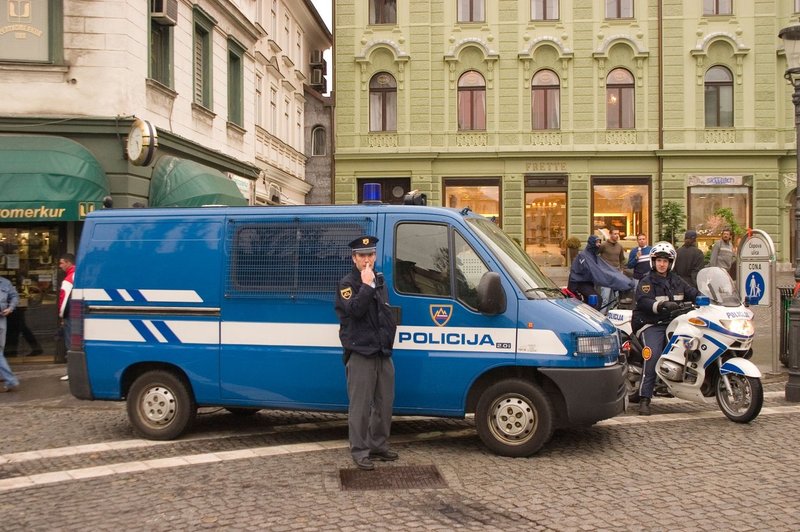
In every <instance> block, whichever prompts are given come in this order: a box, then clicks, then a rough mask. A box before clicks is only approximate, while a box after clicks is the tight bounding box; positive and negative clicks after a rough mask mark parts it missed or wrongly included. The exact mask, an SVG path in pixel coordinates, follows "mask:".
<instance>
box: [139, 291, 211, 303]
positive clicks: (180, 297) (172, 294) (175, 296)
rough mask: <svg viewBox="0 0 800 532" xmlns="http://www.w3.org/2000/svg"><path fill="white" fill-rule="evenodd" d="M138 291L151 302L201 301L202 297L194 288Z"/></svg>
mask: <svg viewBox="0 0 800 532" xmlns="http://www.w3.org/2000/svg"><path fill="white" fill-rule="evenodd" d="M139 293H140V294H142V297H144V299H145V300H146V301H149V302H151V303H202V302H203V298H202V297H200V294H198V293H197V292H195V291H194V290H149V289H141V290H139Z"/></svg>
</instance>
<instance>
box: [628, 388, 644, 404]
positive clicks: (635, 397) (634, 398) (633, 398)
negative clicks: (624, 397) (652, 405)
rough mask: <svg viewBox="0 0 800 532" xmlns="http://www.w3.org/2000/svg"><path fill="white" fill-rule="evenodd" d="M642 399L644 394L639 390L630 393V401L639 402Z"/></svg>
mask: <svg viewBox="0 0 800 532" xmlns="http://www.w3.org/2000/svg"><path fill="white" fill-rule="evenodd" d="M641 399H642V396H641V395H639V392H638V391H635V392H633V393H632V394H630V395H629V396H628V402H629V403H638V402H639V401H641Z"/></svg>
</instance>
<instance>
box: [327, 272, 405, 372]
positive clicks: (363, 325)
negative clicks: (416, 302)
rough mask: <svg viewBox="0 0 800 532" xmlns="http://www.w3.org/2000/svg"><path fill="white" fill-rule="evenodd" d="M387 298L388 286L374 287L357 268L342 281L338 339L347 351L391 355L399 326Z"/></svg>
mask: <svg viewBox="0 0 800 532" xmlns="http://www.w3.org/2000/svg"><path fill="white" fill-rule="evenodd" d="M388 301H389V300H388V298H387V297H386V287H383V286H382V287H376V288H372V287H371V286H370V285H368V284H364V283H362V282H361V272H360V271H358V268H355V267H354V268H353V270H352V271H351V272H350V273H349V274H347V275H346V276H344V278H342V280H341V281H339V289H338V290H337V291H336V314H337V315H338V316H339V339H340V340H341V342H342V347H344V350H345V358H347V357H348V355H349V353H350V352H356V353H359V354H361V355H366V356H369V355H380V356H387V357H388V356H391V355H392V345H393V343H394V333H395V331H396V330H397V325H396V324H395V321H394V315H393V314H392V309H391V308H390V307H389V302H388Z"/></svg>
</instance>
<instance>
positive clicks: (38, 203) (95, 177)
mask: <svg viewBox="0 0 800 532" xmlns="http://www.w3.org/2000/svg"><path fill="white" fill-rule="evenodd" d="M108 195H109V187H108V179H107V178H106V174H105V172H104V171H103V168H102V167H101V166H100V163H98V162H97V159H95V158H94V155H92V153H91V152H90V151H89V150H87V149H86V148H84V147H83V146H82V145H80V144H78V143H77V142H75V141H73V140H70V139H67V138H64V137H50V136H46V135H0V222H6V221H25V222H30V221H44V220H57V221H70V220H82V219H83V218H84V217H85V216H86V215H87V214H88V213H89V212H91V211H93V210H95V209H101V208H102V205H103V198H104V197H105V196H108Z"/></svg>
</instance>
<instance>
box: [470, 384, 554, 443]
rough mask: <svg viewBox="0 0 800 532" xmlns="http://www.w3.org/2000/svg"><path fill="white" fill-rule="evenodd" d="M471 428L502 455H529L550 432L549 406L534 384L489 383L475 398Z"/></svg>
mask: <svg viewBox="0 0 800 532" xmlns="http://www.w3.org/2000/svg"><path fill="white" fill-rule="evenodd" d="M475 427H476V429H477V431H478V436H480V438H481V441H483V443H484V445H486V447H488V448H489V449H490V450H491V451H493V452H495V453H497V454H499V455H502V456H512V457H520V456H530V455H532V454H534V453H535V452H536V451H538V450H539V449H541V448H542V446H543V445H544V444H545V443H547V441H548V440H549V439H550V436H551V435H552V434H553V407H552V405H551V404H550V400H549V399H548V398H547V396H546V395H545V394H544V392H542V390H541V388H539V387H538V386H536V385H535V384H532V383H530V382H527V381H524V380H521V379H508V380H503V381H500V382H497V383H495V384H493V385H491V386H489V388H487V389H486V391H484V392H483V394H482V395H481V397H480V399H479V400H478V406H477V408H476V412H475Z"/></svg>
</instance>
